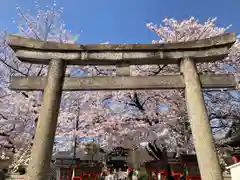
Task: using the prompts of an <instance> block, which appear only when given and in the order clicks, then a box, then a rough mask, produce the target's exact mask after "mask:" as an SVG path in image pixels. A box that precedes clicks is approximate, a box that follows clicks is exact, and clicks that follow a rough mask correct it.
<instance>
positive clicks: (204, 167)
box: [180, 58, 223, 180]
mask: <svg viewBox="0 0 240 180" xmlns="http://www.w3.org/2000/svg"><path fill="white" fill-rule="evenodd" d="M180 69H181V72H182V74H183V77H184V82H185V97H186V104H187V111H188V116H189V121H190V124H191V130H192V135H193V140H194V145H195V150H196V154H197V159H198V165H199V170H200V173H201V178H202V179H203V180H223V176H222V171H221V168H220V163H219V159H218V157H217V153H216V148H215V143H214V138H213V135H212V129H211V125H210V122H209V119H208V113H207V109H206V106H205V102H204V98H203V94H202V87H201V83H200V79H199V76H198V73H197V67H196V64H195V62H194V60H193V59H190V58H185V59H183V60H182V61H181V63H180Z"/></svg>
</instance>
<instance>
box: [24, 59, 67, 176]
mask: <svg viewBox="0 0 240 180" xmlns="http://www.w3.org/2000/svg"><path fill="white" fill-rule="evenodd" d="M65 69H66V66H65V62H64V60H61V59H52V60H51V61H50V64H49V70H48V77H47V85H46V87H45V89H44V97H43V104H42V107H41V110H40V115H39V119H38V123H37V129H36V133H35V138H34V142H33V147H32V153H31V159H30V162H29V165H28V170H27V180H46V179H47V174H48V173H49V169H50V161H51V158H52V149H53V144H54V137H55V132H56V126H57V119H58V113H59V106H60V102H61V95H62V86H63V81H64V76H65Z"/></svg>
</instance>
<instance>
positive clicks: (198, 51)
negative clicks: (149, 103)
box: [8, 33, 239, 180]
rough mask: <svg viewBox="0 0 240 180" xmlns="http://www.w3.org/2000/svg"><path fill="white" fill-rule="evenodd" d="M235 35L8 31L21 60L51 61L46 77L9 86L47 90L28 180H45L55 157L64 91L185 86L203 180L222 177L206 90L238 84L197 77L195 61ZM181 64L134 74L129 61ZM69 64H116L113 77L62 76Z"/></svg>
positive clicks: (223, 48) (219, 53) (213, 55)
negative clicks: (36, 35)
mask: <svg viewBox="0 0 240 180" xmlns="http://www.w3.org/2000/svg"><path fill="white" fill-rule="evenodd" d="M235 40H236V37H235V34H234V33H230V34H224V35H221V36H216V37H213V38H208V39H203V40H198V41H189V42H181V43H171V44H137V45H135V44H134V45H130V44H129V45H122V44H121V45H77V44H59V43H54V42H43V41H37V40H33V39H26V38H23V37H19V36H14V35H10V36H9V37H8V42H9V45H10V47H11V48H12V49H13V50H14V51H15V52H16V57H17V58H18V59H19V60H21V61H22V62H28V63H33V64H49V70H48V76H47V77H12V79H11V87H10V88H11V89H12V90H24V91H40V90H41V91H42V90H44V100H43V104H42V107H41V110H40V116H39V120H38V124H37V129H36V135H35V139H34V143H33V148H32V154H31V160H30V163H29V167H28V172H27V178H28V180H45V179H46V174H47V172H48V169H49V164H50V163H49V162H50V159H51V155H52V148H53V142H54V135H55V131H56V124H57V117H58V112H59V104H60V100H61V93H62V91H86V90H139V89H142V90H143V89H148V90H149V89H185V94H186V103H187V111H188V115H189V120H190V124H191V129H192V134H193V139H194V144H195V149H196V154H197V159H198V164H199V168H200V173H201V177H202V179H203V180H222V179H223V178H222V173H221V169H220V165H219V161H218V157H217V154H216V150H215V145H214V139H213V136H212V131H211V127H210V123H209V120H208V114H207V111H206V107H205V103H204V99H203V95H202V88H230V89H235V88H236V87H239V78H238V77H236V76H234V75H232V74H218V75H215V74H204V75H199V74H198V72H197V68H196V65H195V63H204V62H214V61H218V60H221V59H223V58H224V57H226V56H227V55H228V52H229V48H231V46H232V45H233V44H234V42H235ZM144 64H178V65H179V66H180V71H181V73H179V74H172V75H161V76H160V75H159V76H148V77H138V76H130V68H129V66H130V65H144ZM67 65H116V66H117V76H114V77H77V78H76V77H64V76H65V69H66V66H67Z"/></svg>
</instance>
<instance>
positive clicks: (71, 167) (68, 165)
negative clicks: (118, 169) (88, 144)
mask: <svg viewBox="0 0 240 180" xmlns="http://www.w3.org/2000/svg"><path fill="white" fill-rule="evenodd" d="M55 165H56V173H57V174H56V177H57V179H59V180H72V179H76V180H83V179H88V178H90V179H93V180H97V179H98V178H99V177H100V175H101V173H102V167H103V166H102V164H101V163H99V162H97V161H88V160H80V159H79V158H57V159H56V161H55Z"/></svg>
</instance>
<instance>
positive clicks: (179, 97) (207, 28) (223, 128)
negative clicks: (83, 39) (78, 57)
mask: <svg viewBox="0 0 240 180" xmlns="http://www.w3.org/2000/svg"><path fill="white" fill-rule="evenodd" d="M62 10H63V9H61V8H60V9H57V7H56V4H55V3H54V5H53V7H52V8H48V9H47V10H46V11H42V10H39V9H37V15H36V16H32V15H31V13H30V12H27V13H23V12H22V10H21V9H20V8H17V12H18V13H19V17H20V21H17V22H19V23H18V27H19V33H18V34H19V35H22V36H25V37H29V38H34V39H37V40H43V41H55V42H60V43H75V41H76V36H74V35H73V33H72V32H71V31H68V30H67V29H66V27H65V24H64V22H62V20H61V17H60V15H61V12H62ZM147 28H149V29H150V30H152V31H153V32H154V33H156V34H157V36H158V40H156V41H153V43H163V42H164V43H171V42H179V41H189V40H197V39H203V38H208V37H212V36H216V35H220V34H222V33H224V32H226V31H227V30H228V29H229V28H230V27H226V28H219V27H217V26H216V19H215V18H214V19H209V20H207V21H206V22H204V23H200V22H199V21H197V20H196V19H195V18H190V19H187V20H183V21H177V20H175V19H165V20H164V21H163V24H162V25H160V26H155V25H153V24H152V23H148V24H147ZM6 35H7V33H2V37H1V48H0V49H1V56H0V68H1V71H0V72H1V74H0V78H1V81H0V83H1V86H0V88H1V91H0V92H1V94H0V96H1V98H0V104H1V106H0V117H1V121H6V122H8V123H5V124H1V125H0V130H1V134H0V135H1V139H0V140H3V141H4V142H5V144H6V145H3V146H4V147H3V148H2V149H11V150H12V151H13V153H15V158H14V159H15V161H14V165H13V166H12V167H13V169H16V167H17V166H19V165H20V164H21V163H27V162H28V158H29V152H30V149H31V143H32V140H33V138H34V133H35V126H36V123H37V121H38V113H39V107H40V105H41V101H42V93H43V92H12V91H10V90H9V88H8V86H9V82H10V79H11V76H16V75H21V76H25V77H26V76H31V75H38V76H45V75H46V73H47V66H45V65H32V64H26V63H21V62H20V61H19V60H18V59H16V57H15V56H14V53H13V52H12V51H11V49H10V48H9V47H8V46H7V38H6ZM239 47H240V46H239V42H238V41H237V42H236V43H235V44H234V46H233V48H232V49H231V52H230V54H229V56H228V57H227V58H225V59H224V60H223V61H222V62H217V63H205V64H201V65H198V69H199V72H200V73H205V72H211V73H221V72H225V73H232V72H235V73H239V71H240V63H239ZM170 72H171V73H173V72H179V67H178V66H176V65H145V66H132V67H131V73H132V75H133V76H155V75H160V74H166V73H170ZM66 75H67V76H115V75H116V68H115V67H114V66H110V67H104V66H101V67H98V66H84V67H80V66H71V67H69V68H68V69H67V72H66ZM204 93H205V98H206V103H207V107H208V111H209V119H210V121H211V122H212V124H213V129H214V133H217V132H219V131H220V134H224V135H225V134H229V133H227V132H230V130H231V131H232V130H234V127H236V125H237V122H239V117H240V114H239V112H240V111H239V104H240V103H239V97H240V96H239V94H237V92H232V91H225V90H223V91H214V92H210V91H208V90H206V91H204ZM9 122H14V123H9ZM213 122H214V123H213ZM227 122H228V123H227ZM188 124H189V123H188V117H187V113H186V106H185V102H184V92H183V91H181V90H161V91H160V90H154V91H153V90H151V91H150V90H147V91H115V92H89V91H85V92H64V93H63V95H62V102H61V107H60V114H59V119H58V125H57V132H56V138H66V139H68V142H64V143H62V144H61V143H57V144H58V145H60V146H69V147H70V148H71V147H72V141H71V140H72V139H73V138H74V134H75V135H76V136H77V137H78V138H79V139H81V138H96V137H98V138H99V139H101V142H100V144H101V146H102V147H105V148H106V149H111V148H113V147H116V146H128V147H139V144H140V143H141V142H143V141H149V142H153V141H154V140H156V139H157V140H158V141H159V142H161V143H163V144H164V145H166V146H167V148H168V149H169V150H172V151H175V150H179V151H186V150H189V151H193V150H194V148H193V144H192V141H191V135H190V129H189V125H188ZM76 127H77V128H76ZM224 138H225V137H224ZM2 149H1V150H2ZM56 150H57V149H56ZM16 152H18V153H16ZM26 152H28V153H26ZM20 157H21V158H20ZM19 159H21V160H19Z"/></svg>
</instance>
